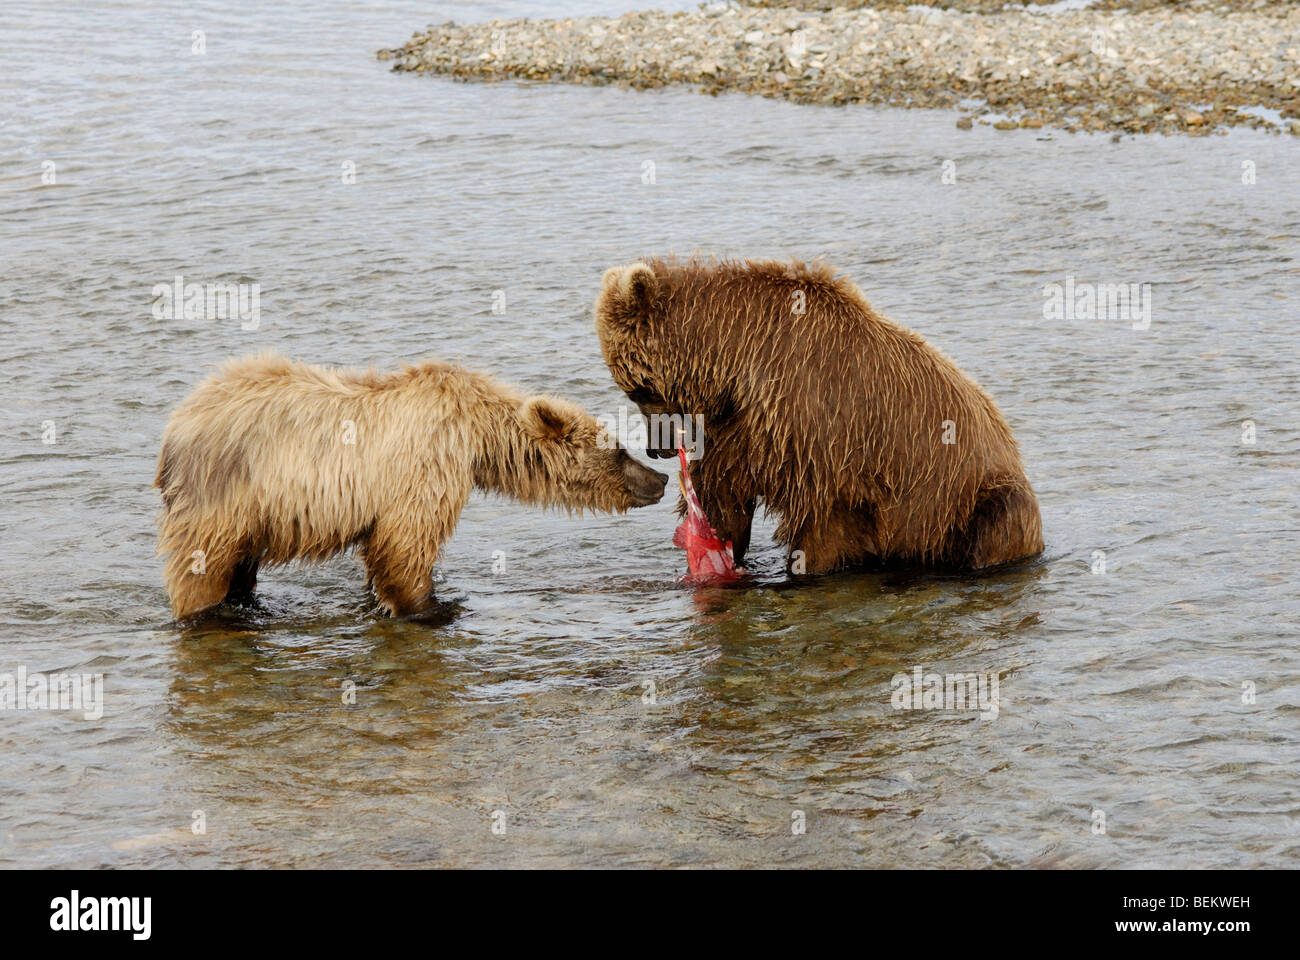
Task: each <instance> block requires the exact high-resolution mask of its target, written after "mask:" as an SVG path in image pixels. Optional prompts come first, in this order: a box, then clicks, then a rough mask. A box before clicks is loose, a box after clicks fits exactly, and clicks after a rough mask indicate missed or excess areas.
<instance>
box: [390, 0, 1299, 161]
mask: <svg viewBox="0 0 1300 960" xmlns="http://www.w3.org/2000/svg"><path fill="white" fill-rule="evenodd" d="M968 2H969V0H968ZM379 56H380V58H381V59H389V58H391V59H393V60H394V61H395V63H394V65H393V69H394V70H401V71H413V72H417V73H434V74H445V75H449V76H451V77H455V78H457V79H462V80H504V79H516V80H528V81H563V82H567V83H586V84H620V85H623V86H627V87H633V88H638V89H649V88H654V87H663V86H669V85H678V84H688V85H692V86H696V87H698V88H699V89H700V90H701V92H704V93H711V94H718V93H723V92H731V91H736V92H741V93H751V94H759V95H761V96H765V97H779V98H782V99H786V100H793V101H795V102H797V103H817V104H848V103H875V104H890V105H894V106H908V107H947V108H957V109H959V110H961V112H962V116H961V118H960V119H958V121H957V124H958V126H961V127H963V128H965V127H968V126H970V125H971V124H972V123H973V122H978V123H986V124H991V125H992V126H995V127H996V128H998V129H1012V128H1016V127H1028V128H1039V127H1044V126H1050V127H1059V128H1063V129H1067V130H1070V131H1072V132H1073V131H1076V130H1088V131H1115V132H1117V133H1150V132H1161V133H1186V134H1190V135H1193V136H1197V135H1204V134H1206V133H1209V132H1211V131H1214V130H1218V131H1223V130H1224V129H1225V128H1226V127H1228V126H1234V125H1247V126H1251V127H1258V128H1262V129H1266V130H1271V131H1273V132H1281V131H1289V132H1290V133H1293V134H1300V7H1297V6H1295V5H1292V4H1290V3H1275V4H1271V5H1266V6H1262V7H1260V6H1254V7H1251V8H1249V9H1247V8H1236V7H1230V6H1229V7H1225V6H1220V7H1217V8H1208V7H1203V6H1197V5H1173V4H1161V5H1158V6H1144V7H1141V8H1140V9H1136V10H1127V9H1109V8H1108V9H1104V10H1096V9H1087V10H1066V9H1060V8H1059V6H1058V7H1056V8H1053V7H1048V8H1042V7H1032V6H1031V7H1025V8H1007V9H1003V10H1001V11H998V12H970V11H964V10H955V9H942V8H938V7H933V8H931V7H918V6H912V7H892V6H885V7H880V8H869V7H835V8H833V9H830V10H818V9H801V8H789V7H751V6H745V7H737V6H731V5H723V4H716V5H713V6H709V7H705V8H702V9H700V10H698V11H691V12H687V13H664V12H662V11H658V10H647V11H639V12H633V13H628V14H625V15H624V16H621V17H579V18H574V19H566V20H493V21H491V22H490V23H479V24H469V25H457V24H455V23H446V24H443V25H441V26H431V27H429V28H428V29H427V31H425V32H424V33H417V34H415V36H413V37H412V38H411V40H410V42H408V43H407V44H406V45H405V46H403V47H399V48H397V49H394V50H381V51H379Z"/></svg>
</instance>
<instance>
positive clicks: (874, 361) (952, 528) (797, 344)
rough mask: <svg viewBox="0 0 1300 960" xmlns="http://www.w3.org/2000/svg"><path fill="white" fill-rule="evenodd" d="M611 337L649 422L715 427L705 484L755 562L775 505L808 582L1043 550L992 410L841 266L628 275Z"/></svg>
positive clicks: (684, 268) (726, 526) (604, 323)
mask: <svg viewBox="0 0 1300 960" xmlns="http://www.w3.org/2000/svg"><path fill="white" fill-rule="evenodd" d="M596 330H597V332H598V334H599V336H600V343H601V349H602V350H603V352H604V354H605V362H606V364H608V366H609V369H610V372H611V373H612V374H613V376H614V380H615V382H616V383H617V384H618V385H619V387H621V388H622V389H623V391H624V392H625V393H626V394H627V395H628V397H629V399H631V400H632V401H634V402H635V403H636V404H637V405H638V406H639V407H640V409H641V412H642V413H643V414H645V415H646V416H647V417H653V416H654V415H656V414H658V415H661V417H662V416H663V415H669V416H671V415H677V416H694V415H697V414H702V415H703V417H704V424H705V435H704V455H703V459H702V460H700V461H699V462H698V463H696V464H694V466H693V467H692V475H693V477H694V479H695V483H696V486H697V488H698V491H699V494H700V499H701V501H702V503H703V506H704V509H705V512H706V513H707V514H708V517H709V521H710V522H711V523H712V524H713V526H714V527H715V529H716V530H717V531H718V533H719V534H720V535H721V536H722V537H723V538H724V539H728V540H731V541H732V543H733V544H734V549H735V555H736V559H737V561H738V562H739V561H741V560H743V558H744V555H745V552H746V550H747V549H748V547H749V535H750V525H751V523H752V521H753V517H754V511H755V509H756V508H757V507H758V505H759V504H760V503H761V504H762V505H763V506H764V508H765V509H766V510H767V511H768V512H769V513H771V514H773V515H774V516H776V517H777V518H778V519H779V521H780V522H779V525H778V527H777V531H776V537H777V540H778V541H780V542H781V543H782V544H785V545H786V546H787V548H788V558H787V563H788V566H789V567H790V569H791V570H793V571H794V572H803V571H806V572H808V573H821V572H826V571H830V570H837V569H841V568H845V567H851V566H859V565H875V564H905V565H906V564H918V565H923V566H933V567H955V568H963V569H978V568H983V567H990V566H993V565H996V564H1002V563H1008V562H1010V561H1014V560H1021V559H1024V558H1027V557H1031V556H1033V555H1035V554H1037V553H1039V552H1040V551H1041V550H1042V549H1043V540H1042V527H1041V520H1040V517H1039V512H1038V501H1037V499H1036V498H1035V496H1034V492H1033V490H1032V489H1031V488H1030V486H1029V482H1028V481H1027V480H1026V479H1025V472H1024V468H1023V466H1022V464H1021V461H1020V453H1019V450H1018V449H1017V447H1016V441H1015V439H1014V438H1013V437H1012V435H1011V430H1010V428H1009V427H1008V426H1007V424H1006V421H1005V420H1003V419H1002V415H1001V414H1000V413H999V412H998V409H997V407H996V406H995V405H994V403H993V401H992V400H991V399H989V397H988V395H987V394H985V393H984V391H983V390H981V389H980V388H979V386H978V385H977V384H976V383H975V382H974V381H972V380H971V379H970V378H969V377H967V376H966V375H965V374H963V373H962V372H961V371H960V370H958V369H957V367H956V365H955V364H954V363H953V362H952V361H951V360H949V359H948V358H947V357H946V356H944V355H943V354H942V353H940V352H939V351H938V350H936V349H935V348H934V347H932V346H930V345H929V344H928V343H926V342H925V340H923V339H922V338H921V337H919V336H917V335H916V334H915V333H912V332H911V331H909V330H906V329H904V328H902V327H899V326H897V325H896V324H893V323H891V322H889V321H888V320H886V319H884V318H883V317H881V316H879V315H878V314H877V313H876V312H875V311H873V310H872V309H871V306H870V305H869V304H868V303H867V301H866V299H865V298H864V297H863V296H862V293H861V291H860V290H858V288H857V287H856V286H855V285H854V284H853V283H852V282H850V281H849V280H847V279H846V278H844V277H837V276H835V274H834V273H833V272H832V271H831V269H830V268H829V267H827V266H825V265H820V264H814V265H812V266H805V265H804V264H802V263H799V262H797V261H796V262H793V263H789V264H786V263H779V262H774V261H744V262H737V261H716V260H698V259H696V260H686V261H681V260H660V259H653V260H648V261H645V262H640V263H634V264H630V265H628V266H622V267H614V268H612V269H610V270H608V271H606V273H605V277H604V280H603V283H602V286H601V291H600V296H599V297H598V298H597V300H596ZM655 442H656V441H655V439H654V438H653V431H652V440H651V444H652V446H653V445H654V444H655ZM650 453H651V455H652V456H671V455H672V450H671V449H667V448H665V447H658V448H654V449H651V450H650Z"/></svg>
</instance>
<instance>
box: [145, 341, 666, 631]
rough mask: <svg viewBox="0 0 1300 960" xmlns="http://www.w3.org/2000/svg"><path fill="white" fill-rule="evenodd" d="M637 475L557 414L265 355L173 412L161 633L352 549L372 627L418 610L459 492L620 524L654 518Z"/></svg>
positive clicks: (459, 388) (564, 410)
mask: <svg viewBox="0 0 1300 960" xmlns="http://www.w3.org/2000/svg"><path fill="white" fill-rule="evenodd" d="M666 481H667V477H666V475H664V474H662V473H658V472H656V471H654V470H651V469H649V468H648V467H645V466H642V465H641V464H640V463H638V462H637V461H635V460H633V459H632V458H631V457H629V456H628V454H627V451H626V450H623V449H622V448H620V447H618V446H617V444H615V443H613V442H612V440H611V439H610V437H609V435H608V434H607V433H604V432H602V429H601V427H600V425H599V424H598V423H597V422H596V420H595V419H594V418H593V417H591V416H589V415H588V414H587V413H586V412H585V411H583V410H582V409H580V408H579V407H577V406H574V405H573V404H571V403H568V402H566V401H564V400H560V399H557V398H554V397H549V396H524V395H523V394H521V393H519V392H518V391H516V390H514V389H512V388H510V387H508V386H505V385H503V384H501V383H498V382H497V381H495V380H493V379H492V378H490V377H487V376H485V375H483V374H479V373H472V372H469V371H466V370H463V369H461V368H460V367H456V366H450V365H448V364H444V363H439V362H437V361H429V362H426V363H422V364H420V365H418V366H412V367H407V368H406V369H404V370H402V371H400V372H397V373H375V372H357V371H346V370H334V369H328V368H323V367H313V366H308V365H306V364H302V363H294V362H292V361H290V360H286V359H285V358H283V357H279V356H275V355H263V356H259V357H250V358H245V359H241V360H233V361H231V362H229V363H227V364H226V365H225V366H224V367H223V368H222V369H221V371H220V372H219V373H217V374H216V375H215V376H213V377H211V378H210V379H208V380H206V381H205V382H203V383H202V384H200V385H199V386H198V387H197V388H196V389H195V390H194V392H193V393H191V394H190V395H189V397H188V398H186V400H185V401H184V402H183V403H182V404H181V405H180V406H179V407H178V408H177V409H176V411H175V412H174V413H173V414H172V417H171V420H170V421H169V422H168V424H167V429H166V432H165V434H164V437H163V445H162V451H161V453H160V454H159V456H158V475H157V478H156V479H155V481H154V485H155V486H157V487H158V488H159V489H160V490H161V491H162V499H163V515H162V522H161V530H160V533H159V540H158V549H159V552H160V553H162V552H166V553H168V554H169V556H168V558H167V562H166V573H165V579H166V583H167V592H168V594H169V595H170V597H171V603H172V611H173V613H174V614H175V615H176V617H178V618H181V617H187V616H190V615H192V614H195V613H198V612H199V611H201V610H204V609H206V608H208V607H212V606H215V605H216V604H219V603H221V602H222V601H223V600H224V599H226V597H227V596H230V595H235V594H243V593H247V592H250V591H251V590H252V589H253V587H254V585H255V583H256V578H257V570H258V566H259V565H260V564H264V563H265V564H280V563H287V562H289V561H290V560H294V559H297V558H302V559H305V560H323V559H325V558H326V557H329V556H331V555H333V554H336V553H339V552H340V551H343V550H347V549H348V548H349V547H353V546H357V547H359V548H360V553H361V557H362V559H363V561H364V563H365V566H366V573H367V575H368V579H369V582H370V584H371V586H372V587H373V588H374V591H375V595H376V597H377V598H378V599H379V602H380V604H381V605H382V606H383V607H384V609H385V610H386V611H388V612H389V613H391V614H393V615H399V616H400V615H408V614H413V613H419V612H421V611H423V610H426V609H427V608H429V607H430V606H431V605H432V604H433V600H432V597H431V596H430V593H431V590H432V572H433V565H434V561H435V560H436V559H437V557H438V551H439V549H440V548H441V546H442V544H443V542H444V541H445V540H446V539H447V538H448V537H449V536H451V532H452V531H453V530H454V529H455V527H456V522H457V520H458V519H459V517H460V512H461V508H462V507H464V505H465V502H466V500H467V499H468V498H469V494H470V490H471V489H473V488H478V489H480V490H486V491H493V492H497V493H502V494H505V495H507V496H510V497H513V498H514V499H516V500H519V501H521V502H523V503H526V504H534V505H538V506H561V507H566V508H568V509H571V510H575V509H576V510H579V511H581V510H584V509H592V510H602V511H611V512H622V511H624V510H627V509H629V508H631V507H639V506H644V505H646V504H651V503H656V502H658V500H659V499H660V498H661V497H662V496H663V490H664V484H665V482H666Z"/></svg>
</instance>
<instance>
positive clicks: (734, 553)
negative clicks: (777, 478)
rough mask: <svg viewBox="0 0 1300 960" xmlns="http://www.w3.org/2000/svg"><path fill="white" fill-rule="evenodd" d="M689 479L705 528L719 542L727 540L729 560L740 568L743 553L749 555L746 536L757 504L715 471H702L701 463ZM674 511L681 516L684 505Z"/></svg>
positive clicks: (683, 513)
mask: <svg viewBox="0 0 1300 960" xmlns="http://www.w3.org/2000/svg"><path fill="white" fill-rule="evenodd" d="M697 474H698V476H697ZM691 478H692V481H693V482H694V484H695V492H696V493H697V494H698V495H699V498H700V506H702V507H703V508H704V514H705V516H707V517H708V518H709V525H710V526H711V527H713V531H714V533H716V534H717V535H718V536H719V537H720V538H721V539H722V540H724V541H725V540H730V541H731V557H732V559H733V560H735V561H736V566H742V565H743V564H744V561H745V554H746V553H748V552H749V535H750V531H751V530H752V528H753V525H754V510H755V508H756V505H757V501H756V500H755V498H753V497H749V498H745V497H743V496H742V495H741V494H740V493H738V492H737V491H736V489H735V487H734V486H732V485H730V484H729V483H727V482H726V480H725V479H724V478H723V477H721V476H719V475H718V474H717V472H716V471H713V470H707V469H703V467H702V463H701V466H700V467H692V470H691ZM678 512H679V513H681V514H682V515H685V504H682V505H681V506H680V507H679V508H678Z"/></svg>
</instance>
